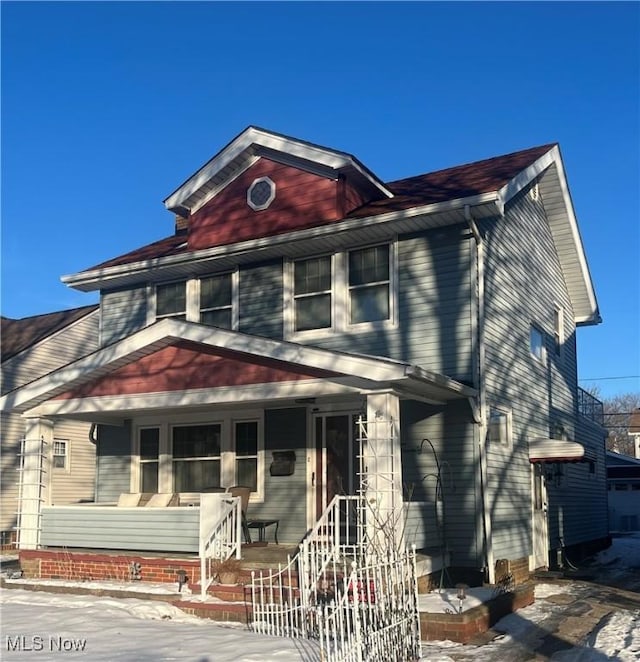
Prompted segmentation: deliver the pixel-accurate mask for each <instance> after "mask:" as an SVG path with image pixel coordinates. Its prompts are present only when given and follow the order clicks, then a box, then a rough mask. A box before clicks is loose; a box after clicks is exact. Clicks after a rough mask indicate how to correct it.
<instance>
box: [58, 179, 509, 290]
mask: <svg viewBox="0 0 640 662" xmlns="http://www.w3.org/2000/svg"><path fill="white" fill-rule="evenodd" d="M491 203H494V204H495V205H496V207H497V212H498V213H502V210H503V209H504V206H503V205H502V200H501V198H500V196H499V195H498V194H497V193H495V192H490V193H482V194H480V195H474V196H471V197H468V198H459V199H457V200H447V201H445V202H436V203H432V204H428V205H423V206H421V207H412V208H410V209H403V210H401V211H393V212H387V213H386V214H378V215H375V216H365V217H363V218H349V219H347V220H344V221H339V222H337V223H330V224H328V225H322V226H318V227H313V228H307V229H304V230H295V231H293V232H287V233H283V234H279V235H275V236H271V237H260V238H258V239H249V240H247V241H241V242H238V243H235V244H226V245H224V246H215V247H213V248H204V249H201V250H197V251H188V252H185V253H181V254H179V255H168V256H164V257H159V258H154V259H151V260H142V261H139V262H129V263H127V264H119V265H115V266H112V267H104V268H102V269H93V270H91V271H81V272H80V273H78V274H69V275H66V276H62V278H61V279H60V280H61V281H62V282H63V283H65V284H66V285H69V286H70V287H76V286H79V285H88V284H90V283H91V282H93V283H95V284H96V285H98V284H99V283H100V282H101V281H102V280H105V279H108V278H117V277H118V276H131V275H134V274H136V273H144V272H147V271H149V270H150V269H158V268H162V267H172V266H177V265H180V264H182V263H191V264H193V262H196V261H200V260H202V261H204V260H209V259H220V258H229V257H233V256H235V255H238V254H243V253H247V252H252V251H258V250H260V249H265V248H270V247H274V246H285V245H287V244H292V243H296V242H303V241H306V240H309V239H318V238H323V237H329V236H331V235H335V234H338V233H341V232H349V231H351V230H358V229H363V228H366V227H369V226H372V225H383V224H384V223H391V222H393V221H402V220H405V219H409V218H414V217H416V216H422V215H429V214H437V213H443V212H447V211H457V210H462V209H463V208H464V207H465V206H466V205H468V206H477V205H486V204H491Z"/></svg>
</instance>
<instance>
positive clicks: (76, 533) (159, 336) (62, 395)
mask: <svg viewBox="0 0 640 662" xmlns="http://www.w3.org/2000/svg"><path fill="white" fill-rule="evenodd" d="M165 206H166V207H167V209H168V210H169V211H171V212H172V213H173V214H175V232H174V234H172V235H171V236H169V237H167V238H165V239H161V240H160V241H156V242H154V243H151V244H149V245H147V246H144V247H142V248H139V249H136V250H133V251H131V252H130V253H127V254H125V255H121V256H119V257H116V258H114V259H112V260H109V261H108V262H104V263H102V264H99V265H97V266H95V267H92V268H90V269H87V270H85V271H82V272H80V273H77V274H74V275H71V276H66V277H64V278H63V281H64V282H65V283H67V284H68V285H69V286H71V287H74V288H76V289H78V290H81V291H86V292H91V291H99V292H100V329H101V336H100V342H101V347H100V349H98V350H97V351H96V352H94V353H93V354H91V355H89V356H87V357H85V358H83V359H80V360H79V361H76V362H75V363H73V364H71V365H69V366H66V367H64V368H61V369H60V370H57V371H55V372H53V373H51V374H49V375H46V376H44V377H42V378H40V379H38V380H36V381H34V382H32V383H30V384H28V385H26V386H24V387H23V388H21V389H18V390H16V391H13V392H12V393H11V394H9V395H7V396H5V398H4V401H3V406H4V407H5V408H12V409H14V410H15V411H18V412H21V413H24V414H25V415H26V416H28V417H30V418H29V419H28V420H29V421H30V429H31V433H32V434H34V435H36V436H38V435H40V434H42V435H45V436H47V435H48V436H50V435H51V433H50V431H49V430H48V428H47V426H46V423H45V422H46V421H48V420H59V419H71V420H87V421H94V422H96V423H98V430H97V435H96V438H97V457H96V471H97V478H96V501H97V502H99V503H104V504H107V503H115V502H116V501H117V500H118V498H119V496H120V495H121V494H123V493H127V492H173V493H178V494H179V497H180V500H181V503H191V504H196V507H194V508H183V509H173V510H174V511H175V512H174V513H173V514H172V517H175V518H178V519H175V520H172V523H171V524H170V525H169V524H167V525H166V526H165V527H164V530H163V531H162V532H161V533H158V532H157V531H154V532H153V533H151V532H150V531H145V524H144V520H141V519H138V520H137V521H138V525H137V528H136V531H135V534H134V533H130V534H129V538H127V539H124V540H123V539H122V537H118V535H119V534H118V533H117V531H115V529H114V530H113V533H112V534H111V533H110V530H107V529H105V528H104V526H98V525H96V523H95V517H96V516H97V514H98V513H99V512H100V511H99V509H98V508H97V506H96V507H95V508H92V509H90V510H91V513H89V512H88V510H87V509H85V510H84V511H82V509H75V510H73V509H66V510H65V509H59V508H58V509H57V508H45V509H44V510H43V512H42V516H43V519H42V522H43V526H42V531H41V533H40V534H39V535H38V536H36V535H34V536H33V537H32V539H31V540H30V541H29V542H28V543H27V541H26V539H25V543H24V547H25V548H28V547H32V548H33V547H37V546H38V545H42V544H44V545H49V546H60V545H63V544H64V545H65V546H66V547H68V548H72V547H85V548H86V547H96V548H109V547H111V548H117V547H120V548H123V547H124V548H129V549H132V550H141V549H156V550H159V551H194V550H195V551H197V542H195V543H194V541H193V539H188V536H187V535H186V534H185V535H182V534H178V533H176V532H177V531H178V530H180V531H182V530H183V529H178V527H179V525H181V523H184V522H186V521H187V518H188V517H190V516H191V515H193V513H194V511H195V510H196V508H197V504H198V497H199V495H200V494H201V493H203V492H206V491H208V490H210V489H212V488H216V487H217V486H230V485H234V484H244V485H249V486H251V488H252V496H251V502H250V509H251V511H252V513H253V515H254V516H256V517H262V518H273V519H278V520H279V522H280V525H279V533H278V537H279V539H280V541H281V542H285V543H295V542H298V541H300V540H301V539H302V538H303V537H304V536H305V533H306V532H307V531H308V530H309V528H310V527H312V526H313V524H314V523H315V522H316V520H317V519H318V517H319V516H320V515H321V513H322V512H323V510H324V509H325V507H326V505H327V503H328V502H329V501H330V499H331V497H332V495H333V494H335V493H346V494H354V493H356V492H357V491H358V490H359V489H360V488H361V487H362V486H363V485H364V489H366V490H371V491H372V493H375V494H376V495H377V496H376V498H378V499H379V503H378V505H379V507H380V508H381V509H382V510H384V511H385V512H387V513H399V512H403V510H404V511H406V512H407V513H408V517H407V524H406V528H405V530H404V535H405V540H406V541H407V542H413V543H415V544H417V546H418V547H419V548H422V549H429V548H433V547H439V548H441V549H444V550H445V552H446V556H447V558H448V559H449V563H450V566H451V569H452V570H454V569H459V570H461V571H465V572H467V573H474V572H475V573H477V576H478V577H488V578H489V579H490V580H493V579H494V578H495V569H496V567H497V564H498V562H500V563H499V566H500V568H502V569H504V568H511V572H512V573H513V574H518V575H519V576H522V575H523V574H526V573H527V572H528V571H529V570H530V569H533V568H538V567H542V566H547V565H549V563H550V559H551V562H552V563H553V562H555V560H556V552H557V551H558V550H561V549H562V548H566V547H570V548H572V549H573V548H575V549H583V550H586V549H587V548H589V546H591V547H592V548H597V547H598V546H603V545H605V544H606V542H607V536H608V525H607V500H606V475H605V462H604V436H605V432H604V429H603V428H602V426H601V424H600V423H601V421H600V422H598V421H594V420H591V419H592V418H595V417H593V416H590V417H587V416H584V415H582V414H583V413H588V412H593V411H594V410H597V405H598V404H599V403H597V401H595V400H593V399H590V398H589V396H588V395H587V394H585V393H584V392H583V391H581V390H580V389H578V385H577V375H576V332H577V327H579V326H585V325H592V324H597V323H598V322H599V321H600V317H599V312H598V306H597V302H596V297H595V293H594V289H593V285H592V282H591V278H590V275H589V270H588V267H587V262H586V258H585V254H584V251H583V247H582V243H581V239H580V235H579V231H578V226H577V222H576V219H575V215H574V209H573V205H572V202H571V196H570V194H569V189H568V185H567V180H566V177H565V172H564V166H563V162H562V158H561V155H560V151H559V147H558V146H557V145H556V144H549V145H544V146H541V147H534V148H532V149H527V150H524V151H521V152H516V153H513V154H508V155H506V156H500V157H496V158H491V159H487V160H485V161H479V162H476V163H471V164H467V165H463V166H459V167H454V168H449V169H447V170H440V171H437V172H433V173H429V174H424V175H418V176H416V177H410V178H407V179H402V180H399V181H395V182H383V181H381V180H380V179H379V178H378V177H377V176H376V175H375V174H374V173H373V172H371V171H370V170H369V169H368V168H367V167H366V166H365V165H363V164H362V163H361V162H359V161H358V160H357V159H356V158H354V157H353V156H351V155H349V154H346V153H344V152H340V151H336V150H334V149H331V148H326V147H321V146H318V145H314V144H311V143H307V142H304V141H301V140H297V139H294V138H291V137H287V136H284V135H279V134H276V133H272V132H269V131H265V130H263V129H258V128H254V127H250V128H248V129H246V130H245V131H243V132H242V133H241V134H240V135H238V136H237V137H236V138H235V139H233V140H232V141H231V142H230V143H229V144H228V145H227V146H226V147H224V148H223V149H222V151H220V152H219V153H218V154H217V155H215V156H214V157H213V158H212V159H211V160H210V161H208V162H207V163H206V164H205V165H204V166H202V168H200V169H199V170H198V171H197V172H196V173H195V174H194V175H192V176H191V177H189V178H188V179H187V180H186V182H185V183H183V184H182V185H180V186H179V187H178V188H177V189H176V190H175V191H174V192H173V193H172V194H171V195H170V196H169V197H168V198H167V199H166V200H165ZM133 220H134V219H133ZM579 398H580V399H579ZM584 403H587V404H588V405H589V407H587V408H585V407H584V406H583V405H584ZM360 415H363V417H364V418H365V419H366V420H367V421H369V422H371V421H377V422H381V423H383V425H382V428H383V429H384V430H385V431H384V432H380V429H382V428H381V427H380V426H378V433H377V438H375V439H374V438H372V437H371V436H370V438H369V440H368V441H367V442H366V444H364V446H363V447H360V440H359V439H360V435H359V434H358V427H357V419H358V417H359V416H360ZM385 426H386V427H385ZM369 429H371V428H369ZM370 435H371V433H370ZM360 455H362V456H364V465H363V467H362V468H361V469H360V467H359V462H358V457H359V456H360ZM403 504H404V505H403ZM176 513H177V514H176ZM39 515H40V513H28V516H29V518H30V520H29V521H31V520H32V519H33V518H36V517H39ZM124 516H125V515H124V514H123V517H124ZM143 516H144V515H141V516H140V517H143ZM185 526H186V527H187V528H188V526H187V525H186V524H185ZM189 526H191V525H189ZM185 530H186V529H185Z"/></svg>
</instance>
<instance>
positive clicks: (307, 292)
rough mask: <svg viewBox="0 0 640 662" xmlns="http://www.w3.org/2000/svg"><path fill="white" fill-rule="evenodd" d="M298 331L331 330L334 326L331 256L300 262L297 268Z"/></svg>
mask: <svg viewBox="0 0 640 662" xmlns="http://www.w3.org/2000/svg"><path fill="white" fill-rule="evenodd" d="M293 306H294V329H295V330H296V331H308V330H310V329H328V328H330V327H331V325H332V317H333V315H332V269H331V257H330V256H324V257H314V258H311V259H309V260H298V261H297V262H295V263H294V265H293Z"/></svg>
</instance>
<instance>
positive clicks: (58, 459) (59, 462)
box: [52, 439, 69, 469]
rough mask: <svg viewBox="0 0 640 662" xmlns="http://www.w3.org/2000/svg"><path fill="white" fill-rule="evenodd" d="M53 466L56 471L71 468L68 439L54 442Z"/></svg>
mask: <svg viewBox="0 0 640 662" xmlns="http://www.w3.org/2000/svg"><path fill="white" fill-rule="evenodd" d="M52 465H53V468H54V469H68V468H69V441H68V440H66V439H54V440H53V456H52Z"/></svg>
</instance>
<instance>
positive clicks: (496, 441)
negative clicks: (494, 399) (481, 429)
mask: <svg viewBox="0 0 640 662" xmlns="http://www.w3.org/2000/svg"><path fill="white" fill-rule="evenodd" d="M488 435H489V443H490V444H493V445H500V446H510V445H511V414H510V412H508V411H505V410H502V409H498V408H496V407H490V409H489V431H488Z"/></svg>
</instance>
